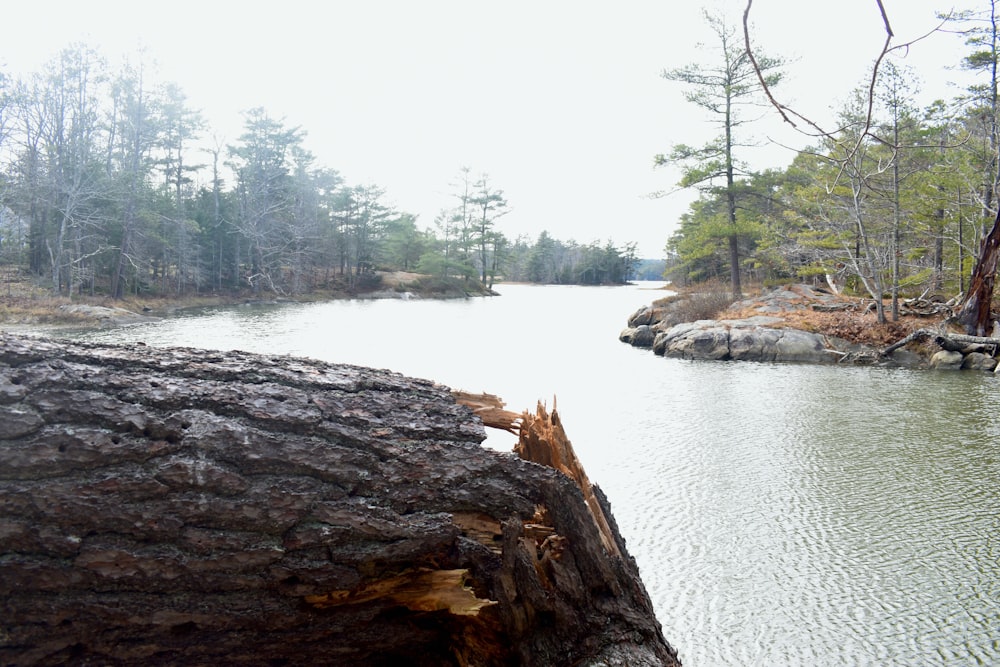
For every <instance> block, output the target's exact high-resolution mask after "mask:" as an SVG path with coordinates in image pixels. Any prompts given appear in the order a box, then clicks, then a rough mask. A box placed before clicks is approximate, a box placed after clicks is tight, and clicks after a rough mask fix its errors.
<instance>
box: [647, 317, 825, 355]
mask: <svg viewBox="0 0 1000 667" xmlns="http://www.w3.org/2000/svg"><path fill="white" fill-rule="evenodd" d="M774 319H776V318H762V317H761V318H750V319H748V320H724V321H715V320H700V321H698V322H687V323H684V324H678V325H676V326H674V327H671V328H670V329H669V330H668V331H665V332H663V333H661V334H659V335H657V336H656V339H655V340H654V342H653V352H655V353H656V354H659V355H662V356H667V357H676V358H681V359H718V360H733V361H778V362H803V363H831V362H837V361H839V360H840V359H841V358H842V357H843V356H844V355H843V353H842V352H840V351H838V350H837V349H836V348H835V347H833V346H831V345H830V344H829V342H828V341H827V339H826V337H825V336H822V335H820V334H814V333H809V332H807V331H800V330H798V329H776V328H772V327H768V326H760V325H758V323H757V322H755V321H753V320H762V321H763V322H767V323H773V320H774Z"/></svg>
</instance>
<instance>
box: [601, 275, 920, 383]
mask: <svg viewBox="0 0 1000 667" xmlns="http://www.w3.org/2000/svg"><path fill="white" fill-rule="evenodd" d="M842 303H843V301H842V299H841V298H840V297H838V296H837V295H835V294H833V293H831V292H827V291H825V290H821V289H818V288H815V287H812V286H809V285H789V286H785V287H781V288H778V289H775V290H772V291H771V292H768V293H766V294H763V295H761V296H760V297H757V298H754V299H751V300H745V301H741V302H738V303H735V304H733V306H732V310H739V311H745V312H752V313H754V314H752V315H750V316H749V317H745V318H741V319H722V320H712V319H702V320H696V321H693V322H686V321H683V320H684V313H685V312H687V311H688V310H689V309H688V308H687V307H686V306H685V303H684V301H683V300H678V301H666V302H659V303H656V304H653V305H649V306H643V307H642V308H640V309H639V310H637V311H636V312H635V313H633V314H632V316H631V317H629V320H628V326H627V327H626V328H625V329H624V330H623V331H622V332H621V333H620V334H619V340H621V341H622V342H625V343H629V344H630V345H633V346H635V347H643V348H652V350H653V352H654V353H655V354H657V355H661V356H666V357H675V358H682V359H714V360H732V361H772V362H800V363H845V362H850V363H873V362H875V361H878V360H880V354H879V351H878V350H876V349H874V348H871V347H868V346H864V345H858V344H856V343H852V342H850V341H848V340H845V339H843V338H838V337H836V336H828V335H825V334H822V333H813V332H808V331H802V330H800V329H793V328H789V327H787V326H786V324H785V320H784V319H783V317H782V315H783V314H787V313H789V312H792V311H795V310H804V309H808V308H819V309H826V310H832V309H836V308H837V307H838V306H839V305H840V304H842ZM886 361H889V362H890V363H894V364H898V365H907V366H914V365H920V364H921V363H922V362H923V360H922V358H921V357H920V356H919V355H917V354H915V353H912V352H910V351H908V350H904V349H899V350H895V351H894V352H893V353H892V354H891V355H890V356H889V357H888V358H887V359H886Z"/></svg>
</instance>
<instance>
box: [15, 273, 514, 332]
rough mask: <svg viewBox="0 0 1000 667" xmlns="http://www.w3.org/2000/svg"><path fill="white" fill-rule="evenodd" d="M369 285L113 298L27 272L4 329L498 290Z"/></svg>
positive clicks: (389, 281) (416, 281)
mask: <svg viewBox="0 0 1000 667" xmlns="http://www.w3.org/2000/svg"><path fill="white" fill-rule="evenodd" d="M376 276H377V279H376V280H372V281H367V283H366V284H367V286H366V287H364V288H354V289H351V288H348V287H347V286H346V284H338V283H334V284H332V285H331V286H330V287H326V288H323V289H316V290H312V291H309V292H305V293H300V294H294V295H284V294H276V293H267V294H259V293H258V294H254V293H253V292H252V291H250V290H243V291H233V292H223V293H213V294H195V295H185V296H181V297H157V296H152V295H149V296H135V295H129V296H126V297H124V298H122V299H111V298H110V297H107V296H101V295H75V296H74V297H73V298H72V299H71V298H69V297H66V296H52V294H51V293H50V292H49V291H48V290H47V289H44V288H43V287H41V286H39V285H37V284H36V283H35V282H34V281H32V280H30V279H29V278H27V277H23V276H22V277H18V278H14V279H8V280H7V281H6V284H5V285H4V292H3V293H2V294H0V330H4V331H12V332H24V331H30V330H32V329H34V328H38V327H44V328H46V329H55V328H76V327H98V328H110V327H116V326H122V325H127V324H134V323H137V322H143V321H148V320H151V319H156V318H159V317H166V316H169V315H171V314H173V313H176V312H177V311H180V310H187V309H192V308H208V307H213V306H231V305H237V304H245V303H282V302H287V303H309V302H318V301H332V300H337V299H460V298H467V297H470V296H492V295H495V292H492V291H491V290H489V289H487V288H486V287H485V286H483V285H481V284H480V283H478V282H472V281H463V280H461V279H457V278H447V279H440V278H435V277H433V276H428V275H424V274H419V273H413V272H407V271H385V272H378V273H376Z"/></svg>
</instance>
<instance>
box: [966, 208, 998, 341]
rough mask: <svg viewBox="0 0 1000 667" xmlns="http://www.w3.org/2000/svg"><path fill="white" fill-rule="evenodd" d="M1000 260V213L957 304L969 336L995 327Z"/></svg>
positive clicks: (980, 250)
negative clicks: (994, 303)
mask: <svg viewBox="0 0 1000 667" xmlns="http://www.w3.org/2000/svg"><path fill="white" fill-rule="evenodd" d="M998 262H1000V214H998V215H997V218H996V220H995V221H994V223H993V227H992V228H991V229H990V231H989V234H987V235H986V236H985V237H984V238H983V243H982V247H980V249H979V258H978V259H977V260H976V266H975V268H973V270H972V277H971V278H970V279H969V290H968V291H967V292H966V293H965V296H964V297H963V298H962V302H961V304H959V307H958V314H957V315H956V316H955V318H956V320H957V321H958V323H959V324H961V325H962V327H964V328H965V333H967V334H969V335H970V336H986V335H988V334H989V333H990V332H991V331H992V330H993V316H992V311H991V308H992V305H993V287H994V283H995V281H996V275H997V265H998Z"/></svg>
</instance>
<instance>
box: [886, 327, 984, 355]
mask: <svg viewBox="0 0 1000 667" xmlns="http://www.w3.org/2000/svg"><path fill="white" fill-rule="evenodd" d="M927 338H932V339H934V342H935V343H936V344H937V345H938V347H940V348H941V349H942V350H949V351H951V352H961V353H963V354H968V353H970V352H985V353H987V354H989V355H990V356H996V354H997V352H998V351H1000V338H991V337H987V336H969V335H965V334H955V333H945V332H942V331H935V330H933V329H917V330H916V331H914V332H913V333H911V334H909V335H908V336H905V337H903V338H900V339H899V340H898V341H896V342H895V343H893V344H892V345H889V346H887V347H886V348H884V349H883V350H882V351H881V353H880V354H881V355H882V356H883V357H887V356H889V355H890V354H892V353H893V352H895V351H896V350H898V349H899V348H901V347H903V346H904V345H906V344H907V343H912V342H914V341H918V340H924V339H927Z"/></svg>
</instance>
